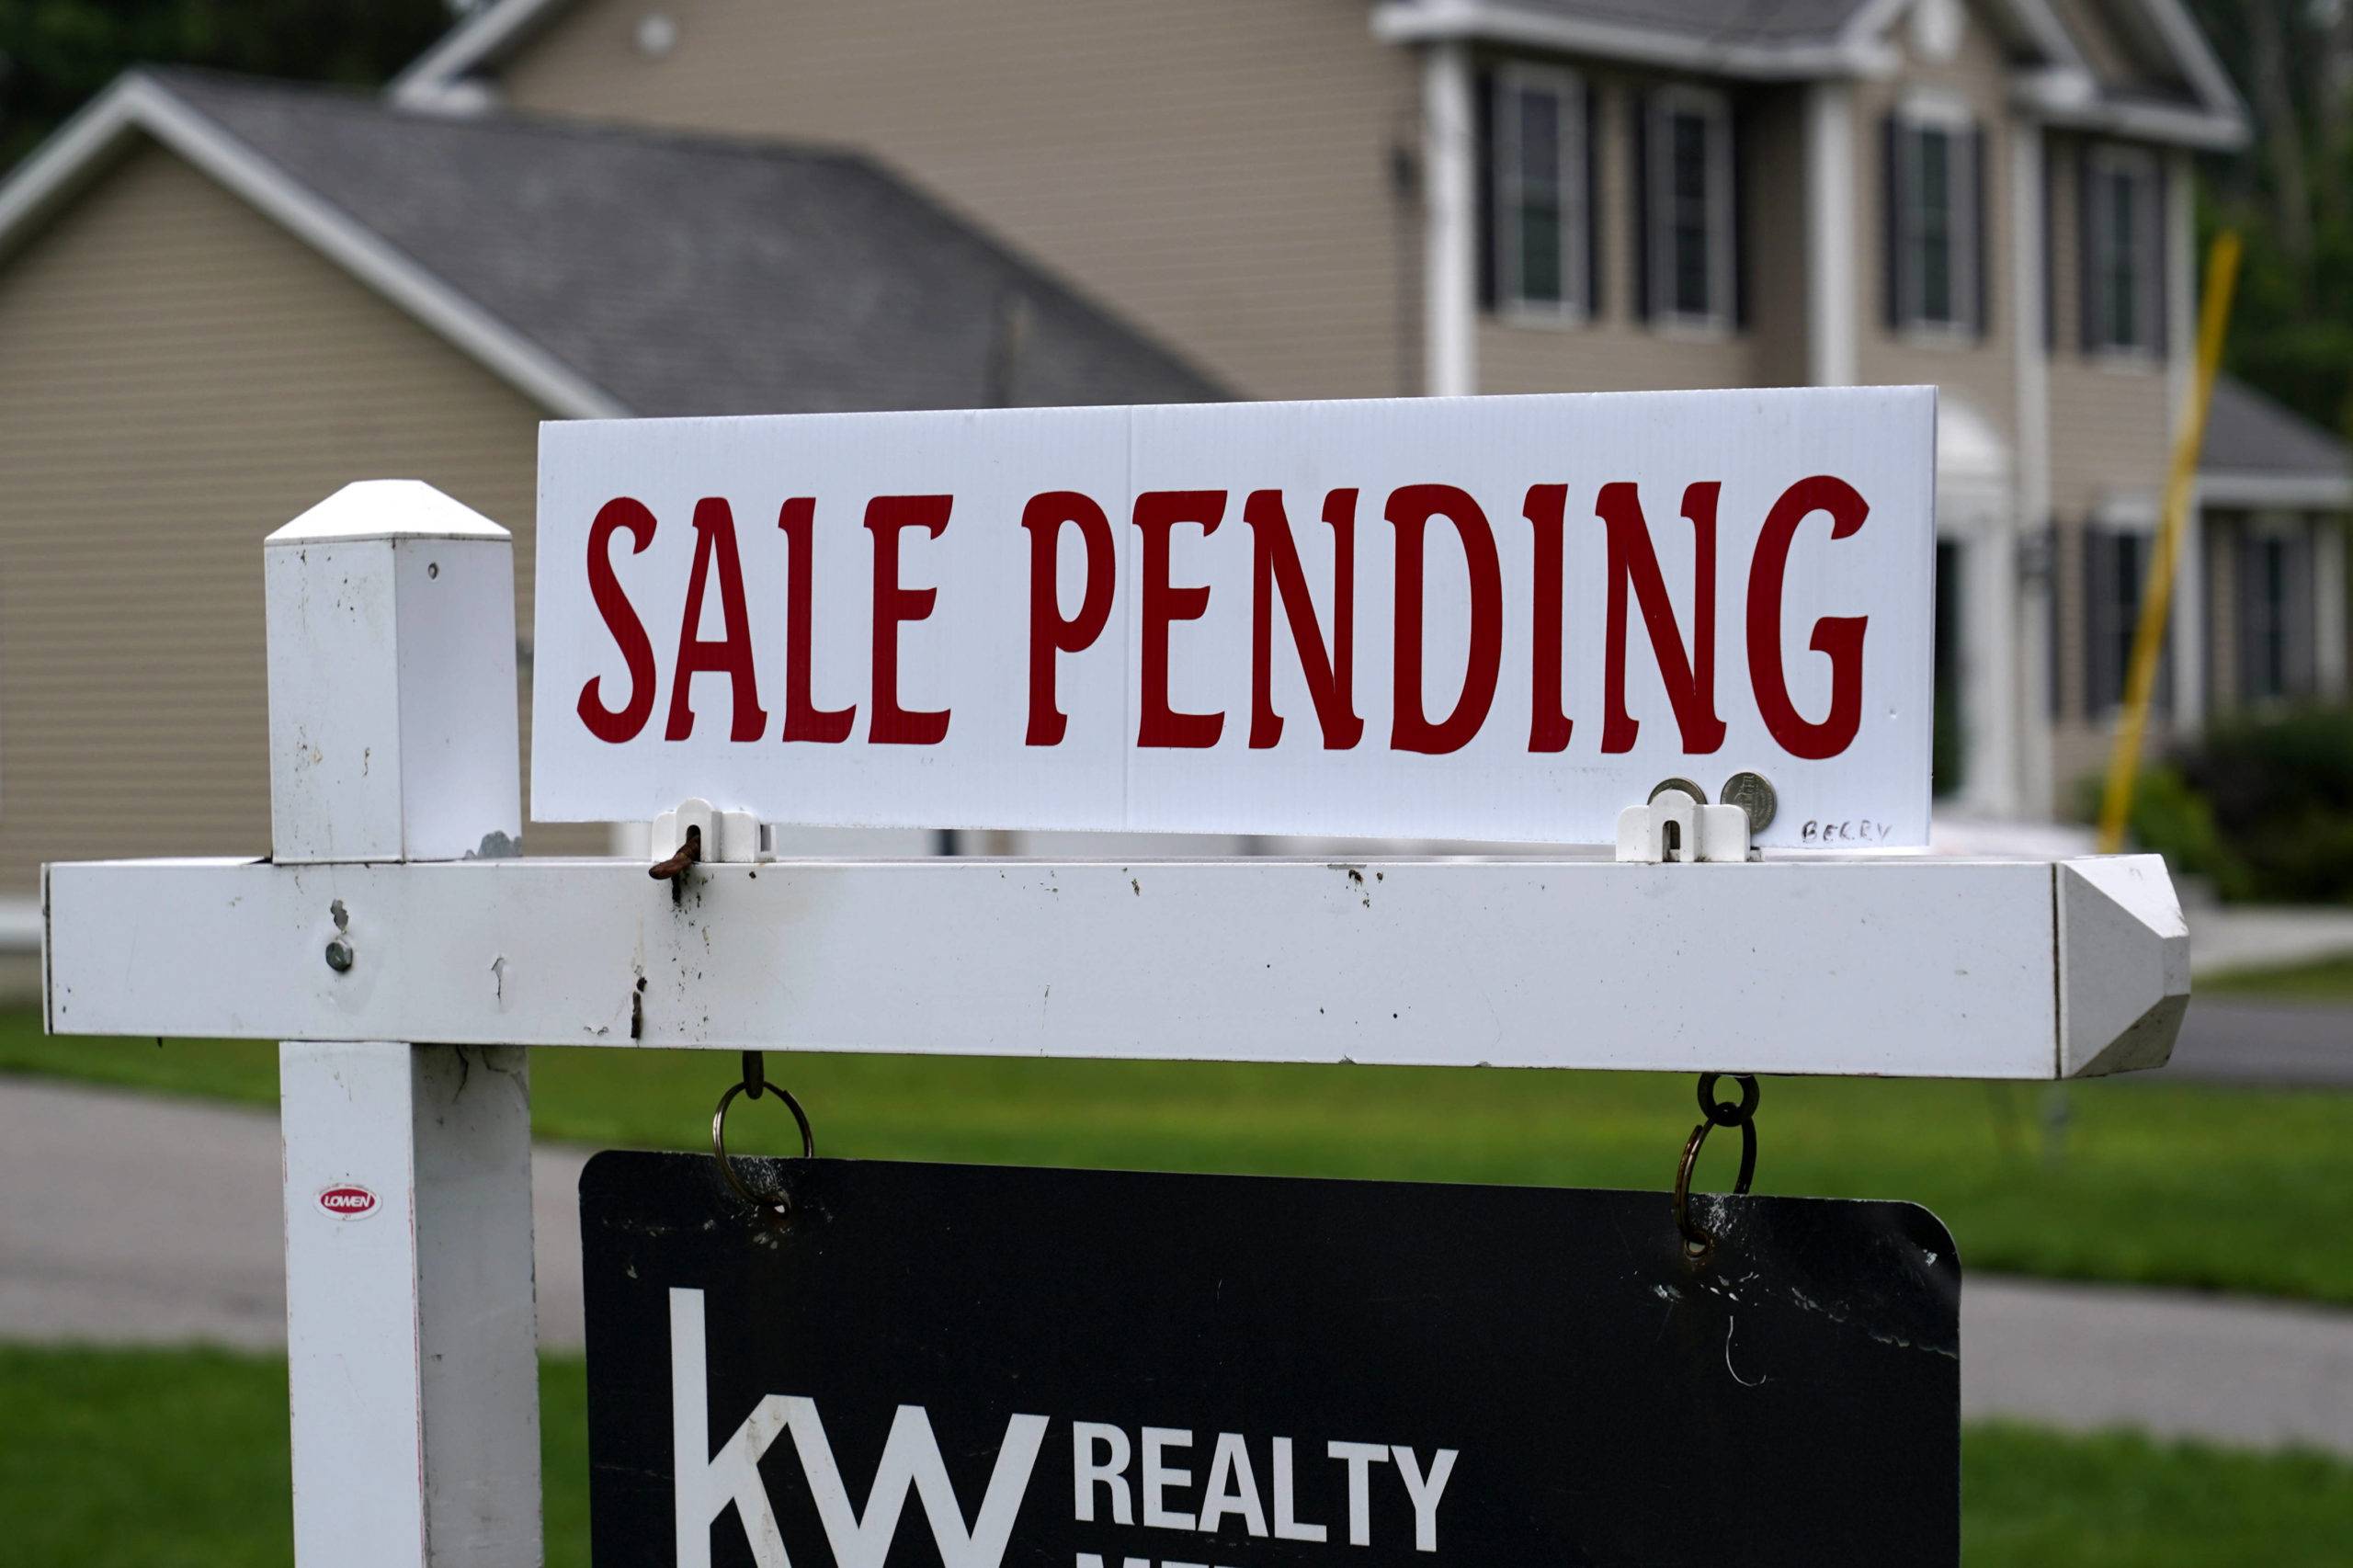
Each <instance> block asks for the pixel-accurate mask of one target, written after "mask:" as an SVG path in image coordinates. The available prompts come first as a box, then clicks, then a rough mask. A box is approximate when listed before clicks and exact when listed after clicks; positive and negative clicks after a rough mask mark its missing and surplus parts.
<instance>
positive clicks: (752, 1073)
mask: <svg viewBox="0 0 2353 1568" xmlns="http://www.w3.org/2000/svg"><path fill="white" fill-rule="evenodd" d="M737 1095H743V1096H746V1097H747V1098H750V1099H758V1098H759V1097H760V1096H762V1095H774V1096H776V1097H777V1098H779V1099H780V1100H782V1101H783V1102H784V1108H785V1109H787V1110H789V1111H790V1112H791V1113H792V1119H793V1120H794V1122H796V1123H797V1124H798V1125H799V1126H800V1128H801V1158H802V1159H804V1160H813V1159H815V1158H816V1157H817V1134H816V1133H815V1131H813V1130H812V1129H811V1127H810V1125H809V1113H808V1112H807V1111H805V1110H802V1109H801V1102H800V1101H799V1100H797V1099H795V1098H793V1097H792V1091H791V1090H790V1089H788V1088H786V1087H784V1086H783V1085H781V1084H771V1083H769V1082H768V1081H767V1073H766V1070H765V1063H764V1062H763V1060H762V1057H761V1055H760V1053H759V1052H758V1051H745V1053H744V1076H743V1077H742V1078H741V1079H740V1080H738V1081H737V1082H735V1083H733V1084H730V1085H727V1092H726V1093H725V1094H723V1095H722V1096H719V1106H718V1108H717V1109H715V1110H713V1111H712V1112H711V1113H710V1152H711V1154H712V1156H713V1157H714V1158H716V1159H717V1160H718V1161H719V1174H720V1175H721V1176H724V1177H725V1178H726V1179H727V1185H728V1187H730V1188H732V1189H733V1191H734V1194H735V1196H736V1197H738V1198H740V1199H743V1200H744V1201H745V1203H747V1204H749V1205H750V1206H751V1207H752V1208H753V1209H755V1210H759V1211H760V1212H761V1213H763V1214H764V1215H766V1216H767V1217H768V1218H769V1219H770V1220H771V1221H774V1222H775V1223H776V1224H779V1225H782V1224H784V1223H785V1222H786V1221H789V1220H790V1218H791V1216H792V1199H791V1198H790V1196H788V1195H787V1194H786V1193H784V1192H782V1191H777V1192H768V1193H758V1192H755V1191H753V1190H752V1189H751V1188H750V1187H747V1186H745V1182H744V1178H743V1177H742V1176H739V1175H737V1174H736V1170H735V1162H734V1161H733V1160H732V1159H730V1158H728V1156H727V1108H728V1107H729V1106H731V1105H733V1104H734V1103H735V1096H737Z"/></svg>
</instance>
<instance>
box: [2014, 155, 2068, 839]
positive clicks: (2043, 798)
mask: <svg viewBox="0 0 2353 1568" xmlns="http://www.w3.org/2000/svg"><path fill="white" fill-rule="evenodd" d="M2042 137H2043V130H2042V124H2041V122H2040V120H2036V119H2027V118H2024V117H2021V118H2018V119H2014V120H2012V121H2011V129H2010V136H2009V146H2010V171H2009V172H2010V178H2009V187H2010V211H2009V222H2010V232H2011V233H2012V234H2013V235H2015V236H2016V239H2015V242H2014V243H2013V244H2011V245H2010V247H2009V252H2010V299H2011V300H2012V301H2014V302H2013V304H2012V305H2011V308H2010V341H2011V347H2012V349H2013V352H2014V355H2015V363H2016V365H2017V369H2018V444H2017V447H2016V449H2015V450H2014V452H2013V454H2012V460H2013V461H2014V462H2015V463H2016V465H2017V466H2016V468H2015V470H2014V472H2015V475H2016V483H2017V487H2018V504H2017V509H2016V513H2015V517H2014V519H2013V525H2014V526H2013V529H2012V532H2011V537H2010V540H2009V552H2010V568H2009V576H2008V577H2007V579H2006V581H2005V582H2004V583H2003V585H2002V592H2003V593H2004V594H2005V595H2006V596H2007V597H2008V598H2009V600H2010V602H2011V604H2012V607H2013V608H2012V613H2011V626H2012V629H2013V632H2014V635H2013V637H2012V640H2011V646H2012V647H2013V648H2014V649H2015V650H2016V656H2015V657H2014V658H2013V659H2012V661H2011V665H2010V688H2009V689H2010V715H2011V719H2012V730H2011V733H2012V735H2013V736H2014V738H2015V746H2014V749H2013V753H2012V757H2011V764H2010V769H2011V776H2012V778H2013V781H2014V782H2013V788H2014V790H2015V791H2016V793H2015V799H2016V800H2017V801H2018V810H2019V811H2020V812H2022V813H2023V814H2024V815H2026V816H2028V817H2029V818H2033V819H2037V820H2039V819H2041V818H2044V817H2048V816H2049V815H2050V814H2051V811H2052V793H2053V786H2052V764H2051V693H2050V689H2049V687H2050V681H2051V599H2052V594H2053V593H2054V592H2055V591H2056V589H2055V584H2054V578H2055V574H2056V573H2057V570H2058V562H2057V561H2056V559H2055V557H2054V554H2053V551H2052V537H2051V533H2050V528H2051V350H2050V347H2049V344H2048V343H2047V342H2046V340H2045V338H2044V335H2043V321H2044V313H2043V312H2045V310H2046V309H2047V308H2048V304H2047V301H2045V300H2044V299H2043V285H2044V282H2045V278H2044V277H2043V271H2042V268H2043V247H2044V246H2045V245H2047V244H2049V243H2050V237H2049V236H2048V235H2046V234H2045V233H2043V232H2042V231H2043V222H2042V218H2043V191H2042V179H2043V166H2042Z"/></svg>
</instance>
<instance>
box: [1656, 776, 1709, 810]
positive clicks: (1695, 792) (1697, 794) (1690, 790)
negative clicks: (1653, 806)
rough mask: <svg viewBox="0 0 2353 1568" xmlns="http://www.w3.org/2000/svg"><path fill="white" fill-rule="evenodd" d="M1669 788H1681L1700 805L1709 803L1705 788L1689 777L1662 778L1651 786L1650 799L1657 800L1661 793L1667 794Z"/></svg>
mask: <svg viewBox="0 0 2353 1568" xmlns="http://www.w3.org/2000/svg"><path fill="white" fill-rule="evenodd" d="M1668 790H1682V791H1683V792H1684V793H1685V794H1687V795H1688V796H1690V797H1691V799H1692V800H1694V801H1698V802H1699V804H1700V805H1703V806H1704V805H1706V804H1707V803H1708V792H1707V791H1706V790H1702V789H1700V788H1699V786H1698V785H1697V784H1694V783H1692V782H1691V780H1689V779H1688V778H1662V779H1660V780H1659V781H1658V782H1657V783H1655V784H1654V785H1652V786H1651V792H1650V795H1649V797H1648V799H1649V800H1652V801H1655V800H1657V799H1658V798H1659V797H1660V796H1661V795H1664V794H1665V793H1666V792H1667V791H1668Z"/></svg>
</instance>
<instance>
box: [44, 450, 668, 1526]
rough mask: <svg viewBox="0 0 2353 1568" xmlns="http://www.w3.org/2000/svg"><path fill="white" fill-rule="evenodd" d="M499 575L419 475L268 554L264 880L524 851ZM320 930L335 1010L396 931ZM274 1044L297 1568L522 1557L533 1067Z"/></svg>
mask: <svg viewBox="0 0 2353 1568" xmlns="http://www.w3.org/2000/svg"><path fill="white" fill-rule="evenodd" d="M513 556H514V549H513V544H512V541H511V540H509V539H508V537H507V534H506V530H505V529H503V528H499V527H497V526H496V525H495V524H494V523H492V522H490V521H489V520H488V519H486V518H483V517H479V516H477V515H476V514H474V513H473V512H471V511H469V510H467V509H466V508H465V507H463V506H459V505H458V504H457V503H456V502H454V501H451V500H449V498H448V497H447V496H444V495H442V494H438V492H436V491H434V490H432V489H431V488H429V487H427V486H426V485H423V484H418V483H413V482H385V483H369V484H355V485H350V486H347V487H346V488H345V489H343V490H342V491H339V492H337V493H336V494H335V495H333V496H331V497H329V498H328V499H327V500H326V501H324V502H323V503H321V504H320V505H319V506H315V507H313V509H312V510H311V511H309V512H307V513H305V514H303V515H302V516H301V517H298V518H296V519H295V520H294V521H293V522H291V523H290V524H288V525H287V526H286V527H285V528H280V529H279V530H278V532H277V533H275V534H273V535H271V536H270V539H269V540H268V541H267V545H266V547H265V549H264V551H263V558H264V581H265V585H266V597H267V624H268V668H269V719H270V816H271V832H272V847H273V860H274V862H275V864H274V867H273V869H274V870H276V871H278V872H280V873H283V874H284V875H286V876H288V877H290V878H296V879H300V878H302V877H305V876H308V877H324V878H329V879H332V878H334V877H335V876H336V875H338V874H339V873H343V872H348V871H352V870H355V869H357V864H356V863H358V862H362V861H365V862H368V863H369V866H370V869H372V870H374V871H375V872H377V873H378V874H381V875H383V876H387V877H394V878H398V877H404V876H412V877H413V876H415V875H417V874H419V873H420V872H421V871H423V870H424V869H426V866H425V865H424V864H419V863H420V862H431V861H435V860H439V861H443V862H452V863H454V862H458V861H459V858H460V857H476V856H480V857H492V858H495V857H505V856H511V855H513V854H514V853H515V850H516V840H517V837H518V835H519V833H520V829H521V804H520V788H519V783H520V767H519V744H518V733H517V719H516V686H515V599H514V563H513ZM404 862H408V863H407V864H404ZM641 874H642V873H641ZM317 915H318V920H317V922H316V927H317V928H316V929H315V930H305V931H304V932H303V934H302V943H303V946H305V947H306V948H307V949H308V951H307V953H306V954H305V959H306V960H307V961H306V962H305V964H304V966H303V967H304V968H305V969H306V970H308V971H310V972H311V973H312V974H313V975H323V976H326V977H328V978H330V979H333V980H335V981H336V982H338V983H343V984H344V985H345V987H346V990H347V993H364V992H366V991H368V990H370V989H372V988H373V986H374V985H375V984H377V983H378V980H379V976H380V975H381V973H382V972H383V971H384V970H385V969H386V968H387V967H388V966H387V960H388V959H390V958H391V957H392V954H393V953H394V952H396V951H398V950H399V949H401V948H402V947H403V946H404V937H407V936H408V935H409V934H406V933H403V932H402V931H400V930H399V928H398V927H397V926H392V925H390V924H387V923H382V922H381V921H380V920H379V919H377V918H376V917H375V914H374V912H372V911H368V910H365V909H361V910H358V911H355V909H354V908H353V906H351V905H350V904H348V903H344V902H342V901H339V900H330V901H329V902H328V903H326V904H325V905H323V906H322V907H321V909H320V910H319V911H318V912H317ZM77 946H78V942H77V941H76V940H75V939H74V938H69V939H68V941H67V943H66V945H65V947H63V948H61V949H58V950H57V956H59V957H63V958H66V959H67V960H68V961H69V964H70V963H71V962H72V961H73V958H72V954H71V949H74V948H75V947H77ZM130 953H131V949H119V952H118V956H119V957H121V956H127V955H129V954H130ZM255 957H256V955H254V954H251V953H230V952H228V951H225V950H224V951H223V952H222V954H221V962H222V966H223V967H222V973H221V976H220V979H221V982H222V985H223V986H224V987H226V988H229V989H236V988H239V987H250V986H256V985H262V984H267V981H266V980H264V979H263V978H262V974H263V971H264V969H265V968H266V966H265V965H257V964H256V962H255ZM140 967H142V968H144V961H143V960H142V963H141V966H140ZM490 978H491V981H492V983H493V985H494V987H495V986H496V985H497V983H498V981H499V976H498V974H497V972H496V971H492V972H491V975H490ZM268 1037H270V1038H276V1039H278V1040H280V1041H281V1042H282V1043H281V1045H280V1047H279V1083H280V1096H281V1101H282V1118H281V1119H282V1121H283V1124H284V1129H285V1139H286V1167H285V1169H286V1194H285V1197H286V1280H287V1343H288V1361H287V1369H288V1383H289V1392H290V1414H291V1419H292V1427H293V1454H294V1539H295V1552H296V1561H297V1562H298V1563H299V1564H300V1568H354V1565H357V1568H457V1565H460V1564H474V1563H510V1562H511V1563H523V1564H529V1563H536V1562H538V1561H539V1560H540V1466H539V1403H538V1389H539V1362H538V1358H537V1345H536V1338H537V1335H536V1332H535V1330H536V1324H535V1322H534V1300H533V1289H532V1278H531V1190H530V1095H529V1078H528V1075H527V1069H526V1066H525V1061H524V1053H523V1052H522V1051H518V1050H514V1049H512V1048H507V1047H503V1046H497V1045H494V1044H492V1043H489V1042H475V1043H469V1044H467V1045H465V1046H462V1047H460V1046H458V1045H449V1044H426V1045H411V1044H406V1043H401V1042H404V1041H409V1040H434V1039H436V1038H437V1037H436V1035H435V1034H433V1033H432V1032H431V1031H417V1030H408V1031H402V1032H398V1033H392V1032H387V1031H381V1030H378V1031H373V1032H370V1033H369V1034H366V1035H364V1036H347V1035H343V1034H342V1033H341V1031H339V1030H336V1029H333V1028H329V1029H325V1030H316V1029H310V1028H278V1029H272V1030H270V1031H268Z"/></svg>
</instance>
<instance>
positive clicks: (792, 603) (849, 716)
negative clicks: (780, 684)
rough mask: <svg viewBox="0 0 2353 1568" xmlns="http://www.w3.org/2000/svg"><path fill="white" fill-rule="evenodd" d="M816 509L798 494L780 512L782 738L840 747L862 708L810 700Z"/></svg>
mask: <svg viewBox="0 0 2353 1568" xmlns="http://www.w3.org/2000/svg"><path fill="white" fill-rule="evenodd" d="M816 509H817V502H816V498H815V497H814V496H810V495H796V496H794V497H793V498H792V499H791V500H790V501H787V502H786V503H785V504H784V506H782V508H781V509H779V511H778V513H777V518H776V526H777V527H778V528H781V529H783V530H784V553H785V589H784V614H785V619H786V621H787V622H788V625H787V627H786V630H785V643H784V733H783V735H782V736H780V737H779V738H780V739H783V740H788V741H814V742H816V743H818V744H822V745H838V744H841V743H842V742H844V741H846V740H847V739H849V727H850V725H851V724H852V723H853V722H855V721H856V720H857V718H858V704H856V703H855V702H853V703H851V704H850V705H849V706H848V707H847V708H820V707H818V706H817V701H816V699H815V698H813V696H811V695H810V688H811V685H812V683H813V681H814V680H815V678H816V677H815V676H813V674H812V673H811V666H812V665H813V664H814V662H815V661H814V659H813V656H812V654H811V653H810V651H809V647H810V641H811V639H812V638H813V636H814V635H815V619H814V611H813V608H811V607H812V601H813V599H814V598H815V597H816V570H817V569H816V563H815V561H814V556H815V553H816V545H815V543H814V540H813V536H812V534H811V532H810V529H811V526H812V518H813V517H814V515H815V513H816Z"/></svg>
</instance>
